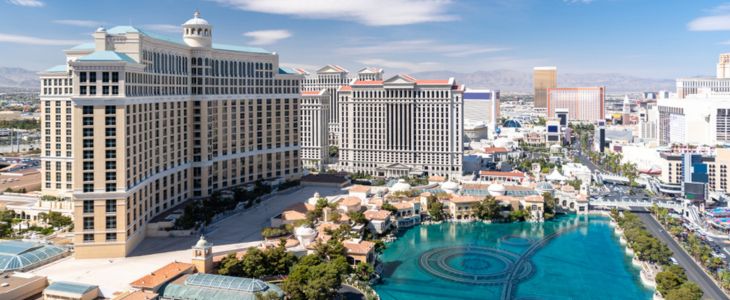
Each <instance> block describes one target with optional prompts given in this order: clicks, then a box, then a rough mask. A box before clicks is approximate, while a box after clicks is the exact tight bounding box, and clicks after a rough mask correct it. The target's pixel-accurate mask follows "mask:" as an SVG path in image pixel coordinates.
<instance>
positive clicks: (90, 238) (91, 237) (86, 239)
mask: <svg viewBox="0 0 730 300" xmlns="http://www.w3.org/2000/svg"><path fill="white" fill-rule="evenodd" d="M93 241H94V235H93V234H90V233H85V234H84V242H93Z"/></svg>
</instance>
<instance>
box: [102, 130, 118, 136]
mask: <svg viewBox="0 0 730 300" xmlns="http://www.w3.org/2000/svg"><path fill="white" fill-rule="evenodd" d="M105 132H106V136H116V135H117V129H116V128H107V129H106V130H105Z"/></svg>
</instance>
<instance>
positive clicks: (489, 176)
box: [479, 170, 528, 184]
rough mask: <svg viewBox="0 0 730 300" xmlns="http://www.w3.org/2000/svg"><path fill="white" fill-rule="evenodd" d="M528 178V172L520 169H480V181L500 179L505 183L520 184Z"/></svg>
mask: <svg viewBox="0 0 730 300" xmlns="http://www.w3.org/2000/svg"><path fill="white" fill-rule="evenodd" d="M527 179H528V176H527V174H525V173H522V172H520V171H510V172H502V171H486V170H482V171H479V181H499V182H504V183H513V184H520V183H522V182H524V181H526V180H527Z"/></svg>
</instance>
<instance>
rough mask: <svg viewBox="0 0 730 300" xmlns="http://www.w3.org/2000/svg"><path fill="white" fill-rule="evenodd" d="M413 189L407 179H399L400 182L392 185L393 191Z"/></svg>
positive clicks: (391, 189)
mask: <svg viewBox="0 0 730 300" xmlns="http://www.w3.org/2000/svg"><path fill="white" fill-rule="evenodd" d="M410 189H411V185H410V184H408V182H406V180H405V179H402V178H401V179H398V182H397V183H396V184H394V185H393V186H392V187H390V191H391V192H407V191H409V190H410Z"/></svg>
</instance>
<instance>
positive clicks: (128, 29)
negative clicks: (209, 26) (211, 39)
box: [106, 26, 271, 54]
mask: <svg viewBox="0 0 730 300" xmlns="http://www.w3.org/2000/svg"><path fill="white" fill-rule="evenodd" d="M181 31H182V29H181ZM106 32H107V33H108V34H127V33H139V34H143V35H146V36H148V37H151V38H153V39H157V40H162V41H166V42H170V43H173V44H180V45H185V42H184V41H183V40H182V36H180V37H177V38H174V37H169V36H165V35H162V34H158V33H155V32H149V31H144V30H142V29H139V28H137V27H134V26H115V27H112V28H110V29H109V30H107V31H106ZM213 49H218V50H226V51H236V52H248V53H265V54H270V53H271V52H269V51H268V50H266V49H262V48H257V47H246V46H236V45H226V44H217V43H213Z"/></svg>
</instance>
